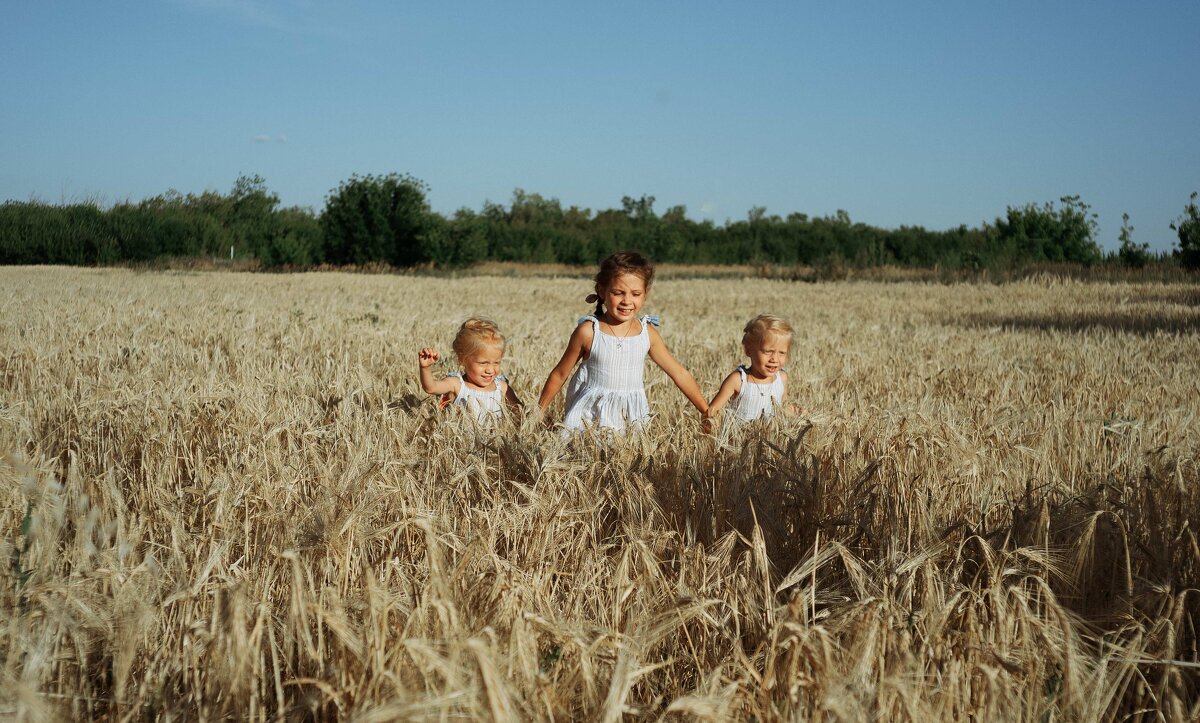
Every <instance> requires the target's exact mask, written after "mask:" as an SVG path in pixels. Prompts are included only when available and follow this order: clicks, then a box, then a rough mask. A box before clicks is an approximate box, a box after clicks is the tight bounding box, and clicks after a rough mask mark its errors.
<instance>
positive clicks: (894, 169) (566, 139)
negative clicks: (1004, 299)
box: [0, 0, 1200, 250]
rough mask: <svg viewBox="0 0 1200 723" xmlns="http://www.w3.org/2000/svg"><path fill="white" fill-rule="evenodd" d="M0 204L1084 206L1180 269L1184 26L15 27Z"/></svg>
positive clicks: (1156, 17) (974, 215)
mask: <svg viewBox="0 0 1200 723" xmlns="http://www.w3.org/2000/svg"><path fill="white" fill-rule="evenodd" d="M4 16H5V19H4V23H3V24H2V25H0V62H2V63H3V67H4V68H5V72H4V73H3V74H0V98H2V99H3V102H2V103H0V199H15V200H28V199H30V198H36V199H39V200H42V201H46V202H52V203H58V202H61V201H68V202H70V201H79V200H97V201H99V202H101V203H104V204H109V203H113V202H117V201H122V200H126V199H129V200H134V201H137V200H140V199H142V198H145V197H148V196H153V195H157V194H159V193H162V192H164V191H166V190H168V189H171V188H174V189H177V190H180V191H182V192H185V193H187V192H197V193H198V192H200V191H204V190H209V189H211V190H218V191H222V192H226V191H228V190H229V189H230V188H231V187H232V185H233V182H234V180H235V179H236V178H237V177H238V176H239V175H241V174H259V175H261V176H263V177H264V178H265V179H266V182H267V186H268V187H269V188H270V189H271V190H272V191H274V192H276V193H278V194H279V196H280V197H281V199H282V201H283V203H284V204H285V205H303V206H311V207H312V208H314V209H315V210H320V209H321V208H322V207H323V206H324V203H325V197H326V195H327V194H328V193H329V191H330V190H331V189H334V188H336V187H337V185H338V184H339V183H341V182H342V181H343V180H345V179H348V178H349V177H350V176H351V175H352V174H360V175H361V174H367V173H376V174H379V173H389V172H399V173H408V174H411V175H413V176H415V177H417V178H419V179H421V180H423V181H424V182H426V183H427V184H428V185H429V187H430V192H429V201H430V203H431V205H432V206H433V208H434V209H435V210H436V211H439V212H441V213H444V214H447V215H448V214H451V213H453V212H454V211H455V210H456V209H458V208H461V207H464V206H465V207H468V208H472V209H476V210H478V209H479V208H481V207H482V205H483V203H484V202H485V201H492V202H496V203H502V204H507V203H508V202H509V201H510V199H511V196H512V191H513V189H514V188H518V187H519V188H523V189H525V190H526V191H528V192H531V193H540V194H542V195H543V196H547V197H553V198H558V199H559V200H560V201H561V202H562V204H563V205H564V207H565V206H571V205H576V206H580V207H584V208H591V209H593V210H597V209H605V208H614V207H620V204H621V198H622V196H626V195H628V196H634V197H637V196H641V195H643V194H645V195H652V196H654V197H656V199H657V200H656V203H655V209H656V210H657V211H658V212H660V213H661V212H663V211H665V210H666V209H667V208H669V207H671V206H675V205H684V206H686V207H687V209H688V215H689V216H691V217H692V218H695V219H712V220H714V221H715V222H717V223H723V222H724V221H725V220H726V219H734V220H736V219H742V218H745V217H746V214H747V212H748V211H749V210H750V208H751V207H753V206H765V207H766V208H767V211H768V213H773V214H779V215H781V216H786V215H787V214H788V213H792V212H801V213H807V214H809V215H812V216H823V215H833V214H834V213H835V212H836V211H837V210H838V209H845V210H846V211H848V212H849V214H850V216H851V218H852V219H854V220H856V221H863V222H866V223H869V224H873V225H877V226H883V227H897V226H900V225H921V226H925V227H927V228H933V229H942V228H948V227H953V226H957V225H959V224H967V225H969V226H977V225H979V224H981V223H983V222H985V221H992V220H994V219H995V218H996V217H997V216H1002V215H1003V214H1004V210H1005V208H1006V207H1007V206H1010V205H1024V204H1025V203H1029V202H1036V203H1043V202H1046V201H1057V200H1058V198H1059V197H1061V196H1064V195H1068V194H1079V195H1080V196H1082V198H1083V200H1084V201H1085V202H1087V203H1089V204H1091V205H1092V207H1093V210H1094V211H1096V212H1097V213H1098V214H1099V219H1098V220H1099V223H1100V229H1099V234H1098V240H1099V241H1100V242H1101V244H1102V245H1103V246H1104V247H1106V248H1110V249H1112V248H1115V247H1116V245H1117V241H1116V239H1117V234H1118V232H1119V229H1120V225H1121V213H1122V212H1128V213H1129V214H1130V216H1131V222H1132V224H1133V226H1134V227H1135V231H1134V238H1135V240H1138V241H1145V242H1149V243H1150V244H1151V246H1152V247H1153V248H1154V249H1156V250H1162V249H1167V248H1170V247H1171V245H1172V244H1173V242H1174V235H1173V233H1172V232H1171V230H1170V229H1169V228H1168V224H1170V222H1171V221H1173V220H1175V219H1176V218H1178V217H1179V215H1180V214H1181V212H1182V210H1183V207H1184V205H1185V204H1186V203H1187V200H1188V196H1189V194H1190V193H1191V192H1192V191H1196V190H1200V137H1198V134H1197V129H1198V128H1200V82H1198V81H1200V70H1198V69H1200V35H1198V34H1197V33H1198V30H1197V29H1198V28H1200V3H1198V2H1195V0H1188V1H1186V2H1147V3H1140V4H1135V3H1123V2H1094V3H1058V2H1037V3H1034V2H1008V3H998V2H990V3H978V2H959V3H951V2H937V3H935V2H909V3H897V2H870V3H866V2H862V3H810V2H790V3H767V2H740V3H733V2H722V3H717V2H653V1H647V0H643V1H642V2H629V3H625V2H610V3H603V2H601V3H570V2H557V3H542V2H536V3H535V2H513V3H497V2H454V3H420V4H417V3H396V2H384V1H383V0H339V1H337V2H334V1H332V0H293V1H291V2H283V1H282V0H159V1H158V2H136V1H132V0H130V1H122V0H113V2H107V3H99V2H95V1H94V0H89V1H87V2H82V1H76V0H72V1H65V0H64V1H56V0H45V1H44V2H36V3H35V2H28V3H25V2H21V3H17V2H14V3H10V4H8V6H7V7H6V8H5V13H4Z"/></svg>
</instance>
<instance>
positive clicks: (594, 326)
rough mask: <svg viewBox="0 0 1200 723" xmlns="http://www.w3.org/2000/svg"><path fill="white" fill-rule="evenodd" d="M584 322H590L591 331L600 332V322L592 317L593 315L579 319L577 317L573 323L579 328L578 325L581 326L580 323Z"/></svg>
mask: <svg viewBox="0 0 1200 723" xmlns="http://www.w3.org/2000/svg"><path fill="white" fill-rule="evenodd" d="M585 321H590V322H592V329H593V330H595V331H599V330H600V320H599V319H597V318H596V317H595V316H593V315H591V314H588V315H587V316H581V317H579V318H578V319H577V320H576V321H575V326H579V325H580V324H582V323H583V322H585Z"/></svg>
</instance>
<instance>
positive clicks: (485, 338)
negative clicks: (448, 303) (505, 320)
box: [452, 317, 504, 361]
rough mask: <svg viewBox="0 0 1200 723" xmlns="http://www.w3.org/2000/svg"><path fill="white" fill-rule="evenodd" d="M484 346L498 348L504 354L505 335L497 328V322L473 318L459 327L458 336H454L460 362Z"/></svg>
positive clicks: (455, 348) (455, 350)
mask: <svg viewBox="0 0 1200 723" xmlns="http://www.w3.org/2000/svg"><path fill="white" fill-rule="evenodd" d="M482 346H498V347H500V353H501V354H503V353H504V335H503V334H501V333H500V329H499V328H498V327H497V326H496V322H494V321H491V320H490V319H480V318H478V317H472V318H470V319H467V320H466V321H464V322H463V323H462V326H460V327H458V334H456V335H455V336H454V344H453V347H452V348H453V349H454V353H455V355H456V356H458V359H459V361H462V360H463V359H464V358H465V357H467V356H470V355H471V354H472V353H473V352H474V351H475V350H477V349H479V348H480V347H482Z"/></svg>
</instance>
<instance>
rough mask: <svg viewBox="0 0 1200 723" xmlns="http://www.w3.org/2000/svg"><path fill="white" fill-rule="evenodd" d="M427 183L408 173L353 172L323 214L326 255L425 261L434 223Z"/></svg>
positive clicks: (345, 260)
mask: <svg viewBox="0 0 1200 723" xmlns="http://www.w3.org/2000/svg"><path fill="white" fill-rule="evenodd" d="M426 191H427V187H426V186H425V184H424V183H422V182H421V181H419V180H417V179H415V178H413V177H412V176H408V175H400V174H396V173H392V174H388V175H386V176H370V175H368V176H361V177H360V176H352V177H351V178H350V180H348V181H344V182H342V184H341V185H340V186H338V187H337V188H336V189H334V190H333V191H331V192H330V195H329V197H328V199H327V200H326V203H325V211H324V213H323V214H322V215H321V229H322V231H323V232H324V235H325V258H326V260H328V261H330V262H332V263H335V264H366V263H371V262H378V261H384V262H387V263H390V264H393V265H395V266H413V265H415V264H418V263H420V262H422V261H425V260H426V258H425V251H424V248H423V245H424V243H425V240H426V234H427V232H428V231H429V229H430V226H431V218H430V216H431V211H430V210H429V205H428V203H427V202H426V200H425V193H426Z"/></svg>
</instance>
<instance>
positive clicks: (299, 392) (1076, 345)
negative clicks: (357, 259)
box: [0, 268, 1200, 721]
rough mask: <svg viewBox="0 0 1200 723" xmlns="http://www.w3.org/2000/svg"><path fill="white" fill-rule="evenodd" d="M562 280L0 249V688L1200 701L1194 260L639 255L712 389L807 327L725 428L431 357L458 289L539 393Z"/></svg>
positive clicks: (315, 695)
mask: <svg viewBox="0 0 1200 723" xmlns="http://www.w3.org/2000/svg"><path fill="white" fill-rule="evenodd" d="M586 287H587V283H586V282H585V281H581V280H580V279H571V278H566V279H531V278H519V277H518V278H514V277H511V276H509V277H504V278H500V277H491V278H459V279H437V278H421V277H404V276H369V275H366V276H364V275H344V274H333V273H329V274H305V275H292V276H284V275H243V274H235V273H196V272H186V273H180V272H165V273H163V272H151V273H137V272H132V271H123V270H66V269H53V268H33V269H30V268H24V269H13V268H0V304H2V308H3V309H4V312H3V314H0V557H3V561H4V565H3V567H2V569H3V572H2V573H0V611H3V614H2V615H0V662H2V664H3V670H2V672H0V676H2V677H0V716H5V717H9V716H15V717H17V718H18V719H28V720H37V719H62V718H108V719H112V720H118V719H119V720H132V719H168V718H170V719H178V718H183V719H222V718H238V719H241V718H249V719H264V720H268V719H279V718H285V719H305V718H319V719H327V718H347V719H350V718H353V719H355V720H364V721H383V720H395V719H437V720H457V719H485V720H486V719H501V720H529V719H538V720H560V721H563V720H604V721H615V720H619V719H655V720H658V719H664V720H676V719H680V720H684V719H702V720H726V719H731V718H732V719H742V720H759V721H774V720H796V719H801V720H805V719H816V720H875V719H882V720H914V721H926V720H967V719H974V720H987V721H1004V720H1014V721H1016V720H1020V721H1054V720H1071V721H1076V720H1080V721H1090V720H1113V719H1118V720H1125V719H1128V720H1187V719H1189V718H1192V719H1195V718H1196V717H1197V716H1198V715H1200V667H1198V666H1200V655H1198V653H1197V645H1198V643H1197V624H1198V623H1200V590H1198V588H1200V549H1198V547H1197V534H1198V531H1200V487H1198V484H1200V474H1198V473H1197V466H1196V455H1197V442H1196V440H1197V431H1198V424H1200V422H1198V420H1197V413H1198V412H1200V408H1198V407H1200V405H1198V404H1197V399H1200V374H1198V373H1197V372H1198V369H1197V366H1198V365H1197V359H1198V358H1200V357H1198V352H1200V337H1198V336H1197V331H1198V330H1200V324H1198V319H1200V309H1198V308H1197V299H1198V298H1200V294H1198V293H1197V291H1196V289H1195V287H1194V286H1193V287H1189V286H1183V285H1162V284H1159V285H1131V284H1098V283H1097V284H1084V283H1079V282H1072V281H1061V280H1058V279H1057V278H1054V277H1048V276H1047V277H1042V278H1038V279H1033V280H1029V281H1024V282H1020V283H1014V284H1008V285H1003V286H983V285H978V286H976V285H922V284H915V283H909V284H905V283H890V284H880V283H868V282H848V283H841V284H819V283H818V284H794V283H786V282H781V281H770V280H756V281H744V280H734V279H708V280H682V279H679V280H671V279H666V280H664V281H663V282H662V283H661V284H658V285H656V287H655V290H654V294H653V297H652V299H651V304H650V306H651V307H652V308H650V310H651V311H661V312H663V314H664V316H665V319H666V323H665V325H664V327H663V333H664V337H665V339H666V340H667V342H668V344H669V345H670V347H671V349H672V351H673V352H674V353H675V354H676V356H677V357H678V358H680V359H681V360H682V361H683V362H684V363H685V364H686V365H687V366H688V367H689V368H691V369H692V370H693V372H694V373H695V374H696V376H697V378H698V379H699V380H700V382H701V385H702V386H703V387H704V388H705V390H706V391H708V392H711V391H712V390H713V389H715V387H716V385H717V383H718V382H719V381H720V379H721V378H722V377H723V375H724V374H726V373H727V372H728V370H729V369H730V368H731V367H732V365H733V364H735V363H736V362H737V361H738V344H737V342H738V336H739V330H740V329H741V325H742V323H744V321H745V319H746V318H748V317H749V316H751V315H752V314H753V313H757V312H760V311H773V312H776V313H781V314H783V315H786V316H788V317H790V318H791V319H792V321H793V323H794V325H795V326H796V329H797V337H796V338H797V344H796V346H795V348H794V352H793V360H792V361H791V369H792V377H791V378H792V384H791V394H792V395H793V396H794V397H795V398H796V399H797V400H798V401H799V402H800V403H802V404H803V405H804V406H805V407H806V408H807V409H809V410H812V413H811V416H809V417H806V418H800V419H790V420H784V421H782V422H781V423H779V424H777V425H776V426H774V427H773V428H771V429H768V430H762V431H760V432H758V433H755V434H751V435H747V436H740V437H739V436H730V435H725V436H722V437H720V438H718V439H712V438H701V437H699V436H698V435H697V434H696V429H697V426H698V425H697V424H696V420H695V419H694V416H693V415H692V414H690V413H687V408H685V402H684V401H683V399H682V397H681V396H680V395H679V394H678V393H677V392H675V391H674V389H673V387H672V386H671V384H670V382H669V380H667V379H666V377H665V375H663V374H661V373H660V372H658V371H657V370H656V369H653V368H651V370H650V371H648V373H647V376H648V379H649V380H650V385H649V393H650V398H651V404H652V406H653V407H654V408H655V409H656V411H657V413H658V418H657V419H656V420H655V422H654V424H653V425H652V427H651V430H650V431H649V432H648V433H647V434H646V435H644V436H642V437H637V438H633V439H631V440H628V441H627V442H625V443H621V444H616V445H613V446H611V447H607V448H601V447H597V446H595V445H590V444H586V443H581V442H570V443H569V442H566V441H564V440H562V439H560V438H559V437H558V435H557V434H555V433H553V432H551V431H547V430H544V429H541V428H540V427H538V426H537V424H536V423H534V422H533V420H525V421H524V422H523V423H520V424H511V425H506V426H505V427H503V428H501V429H500V430H498V431H496V432H495V433H482V432H479V431H478V430H475V429H473V428H472V427H471V426H470V425H469V424H466V423H464V420H462V419H458V418H447V417H445V416H440V415H439V414H437V413H436V412H435V411H434V405H433V404H432V402H430V401H428V400H427V399H425V398H423V397H421V396H419V388H418V386H417V383H416V374H415V369H416V364H415V353H416V350H417V349H418V348H419V346H420V345H421V344H425V343H436V344H438V345H440V346H442V347H446V346H447V344H448V342H449V338H450V335H451V334H452V333H453V330H454V329H455V328H456V325H457V323H458V322H460V321H461V320H462V318H464V317H466V316H468V315H470V314H475V313H480V312H484V313H486V314H487V315H489V316H492V317H494V318H495V319H496V320H497V321H498V322H499V323H500V326H501V328H502V329H503V330H504V331H505V332H506V333H507V334H508V335H509V337H510V339H511V340H512V342H511V345H510V352H509V356H508V358H507V359H506V372H507V373H508V374H509V375H510V377H512V378H513V380H514V385H515V387H516V389H517V391H518V392H519V393H520V394H521V396H522V397H523V398H524V399H525V400H526V401H527V402H529V403H531V402H533V401H534V400H535V399H536V396H537V391H538V389H539V387H540V384H541V382H542V381H543V379H544V378H545V374H546V372H547V370H548V369H549V368H550V367H551V366H552V365H553V363H554V362H555V361H556V359H557V356H558V354H559V353H560V352H561V349H562V345H563V344H564V343H565V340H566V338H567V335H568V333H569V331H570V328H571V326H572V323H573V321H574V317H575V316H577V315H578V314H581V313H583V312H585V311H586V304H584V302H583V296H584V295H585V294H586V293H587V291H588V289H587V288H586Z"/></svg>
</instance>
